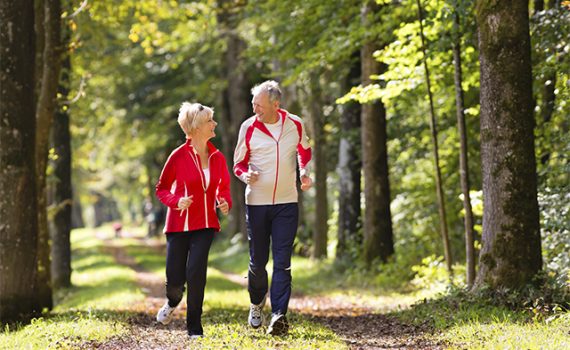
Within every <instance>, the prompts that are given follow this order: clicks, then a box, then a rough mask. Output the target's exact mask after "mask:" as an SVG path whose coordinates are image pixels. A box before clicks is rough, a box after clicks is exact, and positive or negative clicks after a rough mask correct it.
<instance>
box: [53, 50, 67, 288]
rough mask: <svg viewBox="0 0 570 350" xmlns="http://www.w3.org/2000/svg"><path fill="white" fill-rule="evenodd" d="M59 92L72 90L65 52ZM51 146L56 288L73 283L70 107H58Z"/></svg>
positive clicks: (65, 286)
mask: <svg viewBox="0 0 570 350" xmlns="http://www.w3.org/2000/svg"><path fill="white" fill-rule="evenodd" d="M63 65H64V67H63V72H62V76H61V83H60V87H59V92H60V94H61V96H67V95H68V93H69V75H70V74H71V62H70V57H69V54H66V56H65V59H64V63H63ZM51 134H52V147H53V148H54V149H55V154H56V155H57V159H56V160H54V161H53V175H54V177H55V182H54V183H53V184H52V185H50V188H51V191H52V195H51V197H52V199H53V201H52V203H50V207H53V208H55V212H54V214H53V217H52V222H51V225H50V236H51V242H52V246H51V257H52V260H51V276H52V284H53V287H54V288H67V287H70V286H71V243H70V233H71V206H72V201H73V194H72V192H71V191H72V189H71V135H70V132H69V109H68V106H66V105H62V106H60V108H59V109H58V111H57V113H56V115H55V118H54V123H53V129H52V133H51Z"/></svg>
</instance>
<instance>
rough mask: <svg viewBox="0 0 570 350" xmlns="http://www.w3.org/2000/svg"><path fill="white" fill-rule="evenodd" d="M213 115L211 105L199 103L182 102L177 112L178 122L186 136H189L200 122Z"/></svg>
mask: <svg viewBox="0 0 570 350" xmlns="http://www.w3.org/2000/svg"><path fill="white" fill-rule="evenodd" d="M213 115H214V109H213V108H211V107H208V106H203V105H201V104H199V103H190V102H184V103H182V105H181V106H180V111H179V112H178V124H180V127H181V128H182V130H183V131H184V133H185V134H186V136H190V134H191V133H192V132H193V131H194V130H196V128H197V127H198V126H199V125H200V124H202V123H203V122H205V121H207V120H208V119H210V118H211V117H212V116H213Z"/></svg>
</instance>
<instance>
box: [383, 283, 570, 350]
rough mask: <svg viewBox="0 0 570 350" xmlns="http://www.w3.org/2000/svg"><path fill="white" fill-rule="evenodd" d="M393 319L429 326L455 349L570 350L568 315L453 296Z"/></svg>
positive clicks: (461, 293)
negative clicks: (536, 311)
mask: <svg viewBox="0 0 570 350" xmlns="http://www.w3.org/2000/svg"><path fill="white" fill-rule="evenodd" d="M392 315H393V316H395V317H397V318H399V319H400V320H402V321H403V322H406V323H412V324H416V325H421V324H424V325H425V324H427V325H429V326H430V327H431V328H432V329H433V330H434V333H435V336H434V337H435V338H437V339H438V340H439V341H443V342H445V343H447V344H451V345H450V348H451V349H456V348H462V349H465V348H467V349H568V348H570V331H569V330H570V313H569V312H568V311H558V312H555V313H549V314H544V315H541V314H536V313H533V312H531V311H530V310H528V309H526V310H525V309H524V308H520V307H519V308H515V309H513V308H509V307H506V306H501V305H496V303H495V302H494V301H491V300H488V299H485V298H483V297H480V296H479V297H478V296H473V295H471V296H469V295H466V294H465V293H464V292H459V293H456V292H452V293H448V294H443V295H440V296H439V297H438V298H435V299H430V300H425V301H423V302H421V303H418V304H415V305H413V306H412V307H411V308H409V309H407V310H400V311H397V312H393V313H392Z"/></svg>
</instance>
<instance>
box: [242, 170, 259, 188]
mask: <svg viewBox="0 0 570 350" xmlns="http://www.w3.org/2000/svg"><path fill="white" fill-rule="evenodd" d="M258 178H259V171H254V170H251V169H249V171H248V172H247V174H245V183H246V184H248V185H252V184H254V183H255V182H256V181H257V179H258Z"/></svg>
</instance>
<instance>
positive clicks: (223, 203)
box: [217, 198, 230, 215]
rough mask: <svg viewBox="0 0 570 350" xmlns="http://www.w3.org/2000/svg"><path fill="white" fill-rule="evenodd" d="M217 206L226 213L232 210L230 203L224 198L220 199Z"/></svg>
mask: <svg viewBox="0 0 570 350" xmlns="http://www.w3.org/2000/svg"><path fill="white" fill-rule="evenodd" d="M217 208H218V209H220V211H221V212H222V214H224V215H228V212H229V211H230V205H229V204H228V202H227V201H226V200H225V199H224V198H220V199H219V204H218V206H217Z"/></svg>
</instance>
